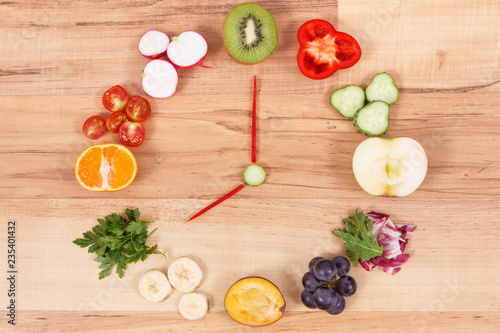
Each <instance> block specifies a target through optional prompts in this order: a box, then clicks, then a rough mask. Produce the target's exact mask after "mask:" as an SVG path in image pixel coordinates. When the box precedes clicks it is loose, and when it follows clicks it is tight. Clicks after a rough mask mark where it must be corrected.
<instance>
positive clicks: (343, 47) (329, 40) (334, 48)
mask: <svg viewBox="0 0 500 333" xmlns="http://www.w3.org/2000/svg"><path fill="white" fill-rule="evenodd" d="M297 40H298V41H299V45H300V49H299V52H298V53H297V64H298V66H299V69H300V71H301V72H302V74H304V75H305V76H307V77H308V78H311V79H315V80H322V79H326V78H328V77H330V76H332V75H333V74H334V73H335V72H336V71H337V70H339V69H345V68H349V67H352V66H354V65H355V64H356V63H357V62H358V60H359V58H361V48H360V46H359V44H358V42H357V41H356V40H355V39H354V38H353V37H352V36H350V35H348V34H346V33H344V32H340V31H337V30H335V28H334V27H333V25H332V24H331V23H330V22H328V21H325V20H319V19H316V20H310V21H307V22H306V23H304V24H302V25H301V26H300V28H299V30H298V31H297Z"/></svg>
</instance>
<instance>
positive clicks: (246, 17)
mask: <svg viewBox="0 0 500 333" xmlns="http://www.w3.org/2000/svg"><path fill="white" fill-rule="evenodd" d="M224 39H225V42H226V48H227V50H228V51H229V53H230V54H231V55H232V56H233V57H234V58H235V59H236V60H238V61H241V62H243V63H257V62H261V61H263V60H264V59H266V58H267V57H269V56H270V55H271V53H273V51H274V49H275V48H276V46H277V45H278V32H277V30H276V22H275V21H274V18H273V16H272V15H271V14H269V12H268V11H267V10H265V9H264V8H262V7H261V6H259V5H257V4H256V3H253V2H247V3H244V4H241V5H239V6H236V7H234V8H233V10H231V12H230V13H229V15H228V16H227V18H226V20H225V22H224Z"/></svg>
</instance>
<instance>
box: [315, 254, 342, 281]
mask: <svg viewBox="0 0 500 333" xmlns="http://www.w3.org/2000/svg"><path fill="white" fill-rule="evenodd" d="M313 273H314V276H316V279H318V280H320V281H324V282H330V281H331V280H332V279H333V278H334V277H335V275H336V274H337V267H335V264H334V263H333V261H331V260H328V259H321V260H319V261H318V262H317V263H316V264H314V269H313Z"/></svg>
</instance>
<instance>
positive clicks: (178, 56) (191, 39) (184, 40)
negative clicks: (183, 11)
mask: <svg viewBox="0 0 500 333" xmlns="http://www.w3.org/2000/svg"><path fill="white" fill-rule="evenodd" d="M207 52H208V44H207V41H206V40H205V38H203V36H202V35H200V34H199V33H197V32H196V31H185V32H183V33H181V34H180V35H179V36H176V37H173V38H172V41H171V42H170V45H169V46H168V49H167V57H168V59H169V60H170V61H171V62H172V64H174V65H175V66H177V67H179V68H189V67H193V66H194V65H200V66H201V67H207V66H205V65H203V58H205V56H206V55H207Z"/></svg>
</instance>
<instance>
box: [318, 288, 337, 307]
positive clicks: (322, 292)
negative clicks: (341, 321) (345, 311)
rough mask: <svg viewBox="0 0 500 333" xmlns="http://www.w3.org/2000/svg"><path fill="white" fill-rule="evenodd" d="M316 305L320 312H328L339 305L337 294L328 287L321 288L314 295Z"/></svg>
mask: <svg viewBox="0 0 500 333" xmlns="http://www.w3.org/2000/svg"><path fill="white" fill-rule="evenodd" d="M313 302H314V305H316V307H317V308H318V309H320V310H328V309H330V308H331V307H332V306H334V305H335V304H336V303H337V294H336V293H335V291H333V290H331V289H330V288H328V287H320V288H318V289H316V291H315V292H314V293H313Z"/></svg>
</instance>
